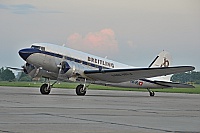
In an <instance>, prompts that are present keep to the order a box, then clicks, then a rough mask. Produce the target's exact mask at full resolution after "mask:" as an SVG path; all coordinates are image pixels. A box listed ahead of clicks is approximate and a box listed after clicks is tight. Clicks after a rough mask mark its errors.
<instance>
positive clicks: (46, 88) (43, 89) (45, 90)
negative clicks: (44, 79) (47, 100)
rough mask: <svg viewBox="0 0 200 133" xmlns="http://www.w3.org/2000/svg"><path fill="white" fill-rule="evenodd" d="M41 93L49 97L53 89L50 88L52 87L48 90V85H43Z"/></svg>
mask: <svg viewBox="0 0 200 133" xmlns="http://www.w3.org/2000/svg"><path fill="white" fill-rule="evenodd" d="M40 92H41V94H43V95H48V94H49V93H50V92H51V88H50V87H49V88H48V84H43V85H42V86H41V87H40Z"/></svg>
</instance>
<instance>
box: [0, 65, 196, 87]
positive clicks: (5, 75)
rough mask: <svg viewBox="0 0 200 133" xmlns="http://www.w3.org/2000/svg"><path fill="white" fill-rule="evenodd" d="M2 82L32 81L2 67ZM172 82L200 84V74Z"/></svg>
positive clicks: (183, 75) (181, 75) (184, 75)
mask: <svg viewBox="0 0 200 133" xmlns="http://www.w3.org/2000/svg"><path fill="white" fill-rule="evenodd" d="M0 81H32V79H31V78H30V77H29V76H28V75H27V74H25V73H24V72H19V73H18V74H17V75H16V76H15V74H14V73H13V72H12V71H11V70H9V69H8V68H4V67H2V68H1V69H0ZM171 81H173V82H179V83H188V82H192V83H194V84H200V72H196V71H191V72H186V73H179V74H174V75H173V76H172V77H171Z"/></svg>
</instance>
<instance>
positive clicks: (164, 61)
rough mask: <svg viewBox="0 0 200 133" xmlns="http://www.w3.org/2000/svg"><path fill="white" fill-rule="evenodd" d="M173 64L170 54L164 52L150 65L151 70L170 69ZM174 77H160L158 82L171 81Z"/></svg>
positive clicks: (157, 78)
mask: <svg viewBox="0 0 200 133" xmlns="http://www.w3.org/2000/svg"><path fill="white" fill-rule="evenodd" d="M171 63H172V58H171V56H170V54H169V53H168V52H167V51H164V50H163V51H162V52H161V53H160V54H159V55H158V56H156V58H155V59H154V60H153V62H151V64H150V65H149V68H152V67H169V66H171ZM171 76H172V75H167V76H160V77H156V80H161V81H170V79H171Z"/></svg>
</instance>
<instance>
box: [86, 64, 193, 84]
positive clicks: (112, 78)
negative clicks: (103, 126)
mask: <svg viewBox="0 0 200 133" xmlns="http://www.w3.org/2000/svg"><path fill="white" fill-rule="evenodd" d="M194 69H195V68H194V67H193V66H177V67H158V68H132V69H131V68H128V69H106V70H85V71H84V74H85V75H86V76H87V77H89V78H90V79H92V80H95V81H98V80H100V81H106V82H112V83H119V82H125V81H130V80H136V79H143V78H150V77H157V76H163V75H169V74H175V73H181V72H186V71H192V70H194Z"/></svg>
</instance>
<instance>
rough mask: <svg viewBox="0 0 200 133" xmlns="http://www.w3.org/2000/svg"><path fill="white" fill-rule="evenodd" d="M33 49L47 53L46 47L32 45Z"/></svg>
mask: <svg viewBox="0 0 200 133" xmlns="http://www.w3.org/2000/svg"><path fill="white" fill-rule="evenodd" d="M31 48H34V49H39V50H41V51H45V47H42V46H36V45H32V46H31Z"/></svg>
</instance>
